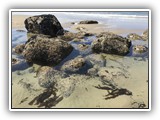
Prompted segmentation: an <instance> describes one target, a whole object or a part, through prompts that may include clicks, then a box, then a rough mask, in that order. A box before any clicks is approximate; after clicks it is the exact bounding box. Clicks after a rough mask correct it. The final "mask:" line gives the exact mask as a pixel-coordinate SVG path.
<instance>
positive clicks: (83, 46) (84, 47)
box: [78, 44, 89, 51]
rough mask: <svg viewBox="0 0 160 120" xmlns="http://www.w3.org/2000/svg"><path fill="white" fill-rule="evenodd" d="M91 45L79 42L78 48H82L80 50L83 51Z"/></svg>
mask: <svg viewBox="0 0 160 120" xmlns="http://www.w3.org/2000/svg"><path fill="white" fill-rule="evenodd" d="M88 47H89V45H86V44H79V45H78V48H79V49H80V51H83V50H86V49H88Z"/></svg>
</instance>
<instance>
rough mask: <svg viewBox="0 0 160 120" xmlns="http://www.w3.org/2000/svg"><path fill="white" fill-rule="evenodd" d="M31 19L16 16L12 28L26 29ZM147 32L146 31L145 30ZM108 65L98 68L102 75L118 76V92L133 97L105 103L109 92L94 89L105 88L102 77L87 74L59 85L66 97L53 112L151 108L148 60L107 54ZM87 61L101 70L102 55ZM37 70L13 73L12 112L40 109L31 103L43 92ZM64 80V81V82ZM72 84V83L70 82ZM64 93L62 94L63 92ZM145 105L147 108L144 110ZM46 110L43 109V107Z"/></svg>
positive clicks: (94, 29)
mask: <svg viewBox="0 0 160 120" xmlns="http://www.w3.org/2000/svg"><path fill="white" fill-rule="evenodd" d="M27 17H29V16H13V19H12V27H13V28H15V29H24V23H23V21H24V19H25V18H27ZM62 26H63V27H64V28H69V29H71V30H73V31H79V30H77V28H83V29H82V31H85V32H89V33H100V32H108V31H111V30H110V29H109V28H108V29H107V26H104V25H102V24H95V25H73V24H69V23H67V24H62ZM132 31H134V32H141V30H139V31H136V30H131V31H127V30H123V29H122V30H113V31H112V32H114V33H117V34H125V33H130V32H132ZM142 31H144V30H142ZM104 56H105V59H106V65H105V66H102V67H99V68H98V69H99V71H100V70H103V69H107V70H108V71H111V72H113V73H115V76H113V81H111V83H114V84H115V85H116V86H117V88H126V89H127V90H129V91H131V92H132V95H125V94H124V95H118V96H117V97H115V98H111V99H108V100H105V97H106V96H105V95H107V94H108V92H107V90H102V89H97V88H96V87H95V86H98V85H101V86H103V85H102V81H103V80H102V79H101V78H100V77H95V76H94V77H93V76H88V75H85V74H72V75H70V76H69V77H67V78H64V79H62V80H60V81H62V82H64V87H67V94H69V95H66V96H64V97H63V100H61V101H60V102H58V103H57V104H56V105H55V106H53V108H140V107H144V108H147V107H148V59H147V58H144V59H142V58H141V57H130V56H128V57H127V56H125V57H121V56H116V55H107V54H104ZM85 59H91V60H93V64H94V65H95V66H99V62H102V60H101V54H90V55H88V56H86V57H85ZM34 69H35V68H34V66H32V67H29V68H27V69H25V70H16V71H14V72H12V101H11V102H12V108H37V107H38V105H36V104H33V105H29V103H30V102H31V101H32V100H33V99H34V98H35V97H37V96H38V95H40V94H41V93H43V92H44V90H45V88H42V87H40V86H39V84H38V79H37V77H36V70H34ZM63 80H64V81H63ZM68 81H69V82H68ZM70 81H71V82H70ZM62 91H63V90H62ZM143 105H145V106H143ZM42 108H43V107H42Z"/></svg>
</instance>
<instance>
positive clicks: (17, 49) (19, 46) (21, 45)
mask: <svg viewBox="0 0 160 120" xmlns="http://www.w3.org/2000/svg"><path fill="white" fill-rule="evenodd" d="M24 47H25V44H20V45H17V46H16V47H15V48H14V49H13V51H14V52H15V53H17V54H21V53H22V52H23V50H24Z"/></svg>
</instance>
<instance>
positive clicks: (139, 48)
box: [133, 45, 148, 53]
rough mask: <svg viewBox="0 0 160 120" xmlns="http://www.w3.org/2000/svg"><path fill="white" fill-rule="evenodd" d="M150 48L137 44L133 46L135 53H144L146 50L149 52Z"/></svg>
mask: <svg viewBox="0 0 160 120" xmlns="http://www.w3.org/2000/svg"><path fill="white" fill-rule="evenodd" d="M147 50H148V48H147V47H146V46H143V45H136V46H133V51H134V52H135V53H144V52H147Z"/></svg>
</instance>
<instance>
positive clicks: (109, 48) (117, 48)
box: [92, 33, 131, 55]
mask: <svg viewBox="0 0 160 120" xmlns="http://www.w3.org/2000/svg"><path fill="white" fill-rule="evenodd" d="M130 46H131V41H129V40H128V39H127V38H124V37H122V36H119V35H116V34H113V33H104V34H101V35H100V36H98V38H97V39H96V40H95V41H93V42H92V50H93V52H96V53H99V52H103V53H108V54H116V55H126V54H128V53H129V49H130Z"/></svg>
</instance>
